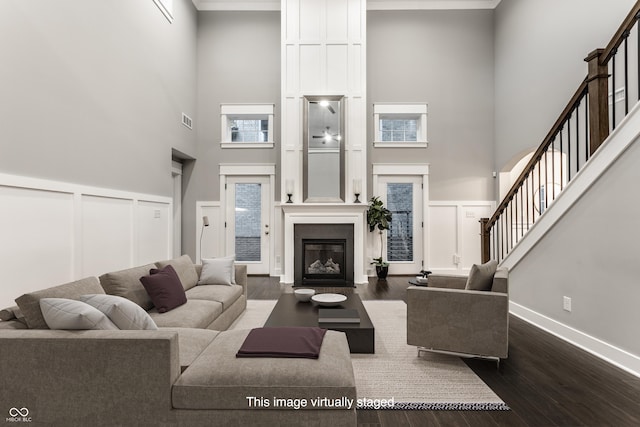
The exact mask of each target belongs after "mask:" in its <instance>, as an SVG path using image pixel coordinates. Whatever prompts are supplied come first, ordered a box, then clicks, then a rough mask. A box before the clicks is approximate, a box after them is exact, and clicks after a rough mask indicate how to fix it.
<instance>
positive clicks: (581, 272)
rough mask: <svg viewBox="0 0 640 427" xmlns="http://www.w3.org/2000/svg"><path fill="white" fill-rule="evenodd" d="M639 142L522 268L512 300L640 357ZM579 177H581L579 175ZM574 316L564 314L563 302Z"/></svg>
mask: <svg viewBox="0 0 640 427" xmlns="http://www.w3.org/2000/svg"><path fill="white" fill-rule="evenodd" d="M639 163H640V141H638V140H636V141H635V142H634V143H633V145H632V146H631V148H629V150H628V151H627V152H626V153H625V154H623V155H622V156H621V157H620V158H619V159H618V160H617V161H616V162H615V163H614V164H613V165H612V167H611V168H610V169H609V170H608V171H607V172H605V173H604V175H603V176H602V177H601V178H600V179H599V180H597V181H596V182H595V184H594V185H593V187H591V188H590V189H589V190H588V191H587V192H586V193H585V195H584V196H582V197H581V198H580V199H579V200H578V202H577V203H576V204H575V205H574V206H573V207H572V208H571V209H570V210H569V211H568V212H567V213H566V214H564V216H563V217H562V218H561V219H560V220H559V221H558V222H557V223H556V224H555V225H554V226H553V228H552V229H551V230H550V231H549V232H548V233H547V234H546V235H545V236H544V237H543V238H542V239H541V240H540V241H539V242H538V243H537V244H536V246H535V247H534V248H533V249H532V250H531V251H530V252H529V253H528V254H527V255H526V256H525V257H524V258H523V259H522V260H521V261H520V262H519V263H518V264H517V265H515V267H514V268H513V269H512V271H511V275H510V278H509V279H510V283H511V285H510V298H511V300H512V301H514V302H516V303H518V304H520V305H523V306H525V307H527V308H529V309H531V310H533V311H536V312H538V313H540V314H543V315H545V316H548V317H550V318H552V319H555V320H557V321H558V322H561V323H563V324H565V325H567V326H570V327H573V328H575V329H577V330H579V331H582V332H585V333H587V334H588V335H591V336H593V337H596V338H599V339H601V340H603V341H605V342H607V343H610V344H613V345H615V346H617V347H619V348H621V349H623V350H627V351H629V352H631V353H633V354H635V355H640V340H638V328H637V325H638V324H640V310H638V301H640V287H638V272H639V269H638V254H639V253H640V239H638V232H637V222H638V218H640V199H638V197H636V195H635V194H634V193H633V192H629V186H628V185H625V184H626V183H637V182H640V168H638V167H637V165H638V164H639ZM577 179H578V178H577ZM563 296H568V297H570V298H571V299H572V301H571V302H572V312H571V313H568V312H566V311H563V310H562V297H563Z"/></svg>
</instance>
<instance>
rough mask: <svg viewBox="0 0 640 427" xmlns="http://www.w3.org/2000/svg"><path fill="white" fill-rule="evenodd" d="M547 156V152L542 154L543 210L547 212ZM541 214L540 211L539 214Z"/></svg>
mask: <svg viewBox="0 0 640 427" xmlns="http://www.w3.org/2000/svg"><path fill="white" fill-rule="evenodd" d="M547 154H549V152H548V151H545V152H544V210H547V206H549V188H548V187H547V184H548V183H549V175H548V170H547V169H548V168H547ZM540 213H542V209H541V212H540Z"/></svg>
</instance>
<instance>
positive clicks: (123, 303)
mask: <svg viewBox="0 0 640 427" xmlns="http://www.w3.org/2000/svg"><path fill="white" fill-rule="evenodd" d="M80 301H82V302H85V303H87V304H89V305H90V306H92V307H94V308H97V309H98V310H100V311H101V312H102V313H104V314H106V315H107V317H108V318H109V320H111V321H112V322H113V323H115V325H116V326H117V327H118V329H122V330H156V329H158V327H157V326H156V324H155V322H154V321H153V319H152V318H151V316H149V314H148V313H147V312H146V311H144V310H143V309H142V307H140V306H139V305H138V304H136V303H135V302H133V301H129V300H128V299H126V298H122V297H119V296H116V295H104V294H93V295H83V296H81V297H80Z"/></svg>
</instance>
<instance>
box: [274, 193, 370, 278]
mask: <svg viewBox="0 0 640 427" xmlns="http://www.w3.org/2000/svg"><path fill="white" fill-rule="evenodd" d="M281 208H282V211H283V213H284V218H283V219H284V224H283V228H284V239H283V241H282V245H283V252H284V258H283V260H282V261H283V274H282V278H281V280H280V281H281V282H282V283H285V284H292V285H301V281H302V274H301V270H302V268H301V263H298V262H297V261H298V258H296V257H295V254H296V253H298V254H300V251H301V250H302V247H301V245H302V242H301V241H300V242H298V243H297V244H296V240H297V239H296V238H295V234H296V233H295V230H296V229H297V230H304V227H303V228H300V226H307V225H309V226H311V227H310V230H314V229H315V230H322V229H323V228H324V230H325V231H327V230H330V229H333V230H336V231H335V232H334V234H326V232H322V233H323V234H315V235H313V234H312V235H309V236H307V238H310V239H313V238H320V239H322V238H326V239H333V238H336V239H343V238H345V237H344V235H345V229H342V227H346V228H347V229H348V231H346V232H347V233H348V234H349V237H348V238H347V239H349V240H348V241H347V243H346V245H347V246H346V250H345V253H346V254H347V255H346V256H347V262H346V265H347V267H348V270H347V271H346V272H345V276H346V277H345V280H346V281H347V282H348V283H349V285H348V286H353V285H354V284H360V283H368V278H367V275H366V269H365V250H364V242H365V237H366V234H365V219H366V210H367V205H366V204H364V203H361V204H351V203H345V204H332V203H331V204H330V203H326V204H323V203H300V204H299V203H291V204H286V203H285V204H282V205H281ZM318 225H320V226H322V227H318ZM341 229H342V230H341ZM296 270H300V273H297V272H296ZM298 274H299V276H298ZM328 287H331V286H329V285H328Z"/></svg>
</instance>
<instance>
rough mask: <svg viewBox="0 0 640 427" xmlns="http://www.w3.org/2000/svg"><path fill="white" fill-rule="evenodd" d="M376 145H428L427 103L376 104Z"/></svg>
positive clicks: (374, 109) (374, 107)
mask: <svg viewBox="0 0 640 427" xmlns="http://www.w3.org/2000/svg"><path fill="white" fill-rule="evenodd" d="M373 114H374V123H375V136H374V142H373V143H374V146H375V147H394V148H395V147H426V146H427V104H375V105H374V106H373Z"/></svg>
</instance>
